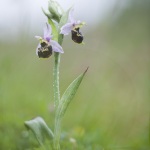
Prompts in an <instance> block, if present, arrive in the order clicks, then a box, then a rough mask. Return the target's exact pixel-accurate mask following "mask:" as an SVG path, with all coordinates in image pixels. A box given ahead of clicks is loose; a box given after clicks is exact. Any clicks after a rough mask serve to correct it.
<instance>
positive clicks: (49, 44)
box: [35, 23, 64, 58]
mask: <svg viewBox="0 0 150 150" xmlns="http://www.w3.org/2000/svg"><path fill="white" fill-rule="evenodd" d="M51 32H52V29H51V26H50V25H49V24H47V23H46V27H45V28H44V36H43V38H42V37H40V36H35V38H37V39H38V40H39V41H40V43H39V44H38V46H37V49H36V54H37V55H38V56H39V57H40V58H48V57H50V56H51V55H52V52H53V51H54V52H58V53H64V51H63V49H62V47H61V46H60V45H59V44H58V43H57V42H56V41H54V40H51V39H52V35H51Z"/></svg>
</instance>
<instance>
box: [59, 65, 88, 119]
mask: <svg viewBox="0 0 150 150" xmlns="http://www.w3.org/2000/svg"><path fill="white" fill-rule="evenodd" d="M87 70H88V68H87V69H86V70H85V71H84V73H82V74H80V75H79V76H78V77H77V78H76V79H75V80H74V81H73V82H72V83H71V84H70V85H69V86H68V88H67V89H66V91H65V92H64V94H63V96H62V98H61V100H60V104H59V106H58V111H57V117H59V118H62V117H63V116H64V114H65V112H66V110H67V108H68V106H69V104H70V102H71V100H72V99H73V98H74V96H75V94H76V92H77V90H78V88H79V86H80V84H81V82H82V80H83V78H84V76H85V74H86V72H87Z"/></svg>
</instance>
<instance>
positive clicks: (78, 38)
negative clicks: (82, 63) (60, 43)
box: [71, 28, 83, 43]
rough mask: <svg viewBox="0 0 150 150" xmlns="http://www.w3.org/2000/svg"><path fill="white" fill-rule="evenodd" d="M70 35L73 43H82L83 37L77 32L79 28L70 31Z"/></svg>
mask: <svg viewBox="0 0 150 150" xmlns="http://www.w3.org/2000/svg"><path fill="white" fill-rule="evenodd" d="M71 33H72V40H73V41H74V42H76V43H82V41H83V35H82V34H81V32H80V31H79V28H75V29H73V30H71Z"/></svg>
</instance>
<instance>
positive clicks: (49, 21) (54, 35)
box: [48, 18, 58, 41]
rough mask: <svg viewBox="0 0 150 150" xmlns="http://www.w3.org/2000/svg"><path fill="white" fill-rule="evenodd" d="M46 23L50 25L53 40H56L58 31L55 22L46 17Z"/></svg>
mask: <svg viewBox="0 0 150 150" xmlns="http://www.w3.org/2000/svg"><path fill="white" fill-rule="evenodd" d="M48 23H49V24H50V25H51V28H52V35H53V40H55V41H58V31H57V28H56V25H55V23H54V22H53V21H52V20H51V19H50V18H49V19H48Z"/></svg>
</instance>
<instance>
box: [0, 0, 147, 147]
mask: <svg viewBox="0 0 150 150" xmlns="http://www.w3.org/2000/svg"><path fill="white" fill-rule="evenodd" d="M117 4H118V3H116V7H114V9H113V10H112V11H111V13H110V14H109V15H107V17H105V19H104V20H103V22H102V21H101V22H100V23H99V24H97V25H95V26H94V27H93V28H89V27H88V26H86V27H85V28H84V29H82V32H83V33H84V36H85V40H84V42H85V43H86V44H85V45H77V44H75V43H73V41H71V39H70V36H68V37H65V39H64V43H63V49H64V51H65V53H64V54H63V55H62V57H61V67H60V86H61V87H60V90H61V94H62V93H63V92H64V90H65V89H66V88H67V86H68V85H69V83H70V82H71V81H72V80H73V79H74V78H75V77H77V76H78V75H79V74H80V73H81V72H83V71H84V70H85V69H86V67H87V66H89V70H88V73H87V74H86V77H85V78H84V80H83V82H82V84H81V86H80V88H79V90H78V92H77V94H76V96H75V98H74V100H73V101H72V103H71V105H70V106H69V108H68V111H67V113H66V115H65V117H64V119H63V121H62V132H63V135H67V137H68V138H67V139H66V141H65V142H66V143H69V138H70V137H72V138H74V139H76V143H74V144H70V145H68V146H70V148H68V149H81V150H82V149H86V150H124V149H129V150H149V149H150V147H149V146H150V145H149V143H150V141H149V136H150V121H149V107H150V105H149V100H150V91H149V88H150V1H149V0H143V1H142V0H132V1H131V0H130V1H129V2H128V6H127V7H125V8H124V9H119V6H118V5H117ZM97 18H98V16H97ZM40 32H41V31H40ZM33 36H34V35H32V36H31V34H30V31H24V30H23V28H22V30H20V32H19V38H18V39H17V40H16V41H13V39H9V38H8V40H7V41H3V40H1V41H0V52H1V55H0V69H1V71H0V149H1V150H27V149H28V150H29V149H30V148H33V147H38V143H37V142H36V141H35V140H34V138H33V137H32V134H28V132H26V128H25V127H24V121H26V120H30V119H32V118H34V117H36V116H41V117H43V118H44V119H45V121H46V122H47V124H48V125H49V126H50V127H51V128H52V129H53V124H54V121H53V119H54V113H53V111H52V110H53V76H52V71H53V61H54V59H53V56H52V57H51V58H50V59H38V57H37V56H36V55H35V49H36V46H37V43H38V42H37V41H36V40H35V39H34V38H33ZM29 135H31V136H29ZM72 147H74V148H72ZM64 149H67V148H64Z"/></svg>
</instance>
